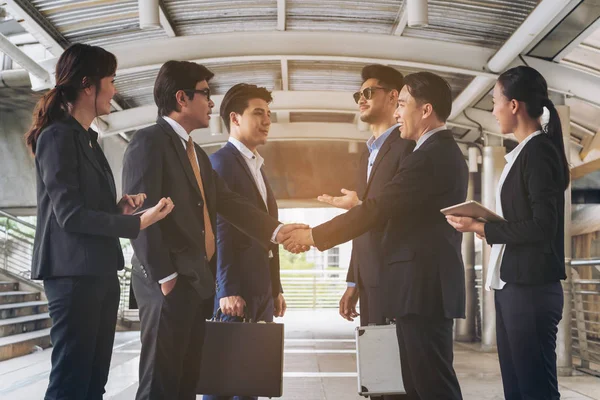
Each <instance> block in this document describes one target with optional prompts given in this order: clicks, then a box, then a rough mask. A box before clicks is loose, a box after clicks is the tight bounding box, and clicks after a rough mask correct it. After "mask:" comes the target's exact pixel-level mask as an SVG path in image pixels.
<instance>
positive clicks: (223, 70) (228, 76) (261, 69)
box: [115, 61, 281, 107]
mask: <svg viewBox="0 0 600 400" xmlns="http://www.w3.org/2000/svg"><path fill="white" fill-rule="evenodd" d="M204 65H205V66H206V67H207V68H208V69H210V70H211V71H212V72H213V73H214V74H215V77H214V78H213V79H212V80H211V81H210V88H211V91H212V93H214V94H225V92H226V91H227V90H229V88H230V87H231V86H233V85H235V84H236V83H240V82H245V83H251V84H254V85H258V86H264V87H266V88H267V89H269V90H273V89H274V87H275V86H276V85H280V80H281V65H280V63H279V61H265V62H243V63H242V62H240V63H227V64H216V63H206V64H204ZM157 74H158V69H153V70H149V71H143V72H135V73H130V74H120V75H117V78H116V82H115V84H116V87H117V91H118V92H119V94H120V95H121V97H122V98H123V100H124V101H125V102H126V103H127V105H128V106H130V107H135V106H140V105H148V104H154V97H153V89H154V82H155V81H156V75H157ZM279 87H280V86H279Z"/></svg>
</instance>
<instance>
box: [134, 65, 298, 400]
mask: <svg viewBox="0 0 600 400" xmlns="http://www.w3.org/2000/svg"><path fill="white" fill-rule="evenodd" d="M212 77H213V74H212V72H210V71H209V70H208V69H207V68H205V67H204V66H202V65H198V64H195V63H191V62H186V61H169V62H167V63H165V64H164V65H163V66H162V67H161V69H160V71H159V73H158V77H157V78H156V83H155V86H154V99H155V101H156V104H157V106H158V113H159V118H158V120H157V122H156V125H153V126H151V127H148V128H144V129H141V130H140V131H138V132H137V133H136V135H135V136H134V138H133V139H132V141H131V143H130V144H129V146H128V148H127V151H126V153H125V159H124V168H123V187H124V190H125V192H126V193H127V192H130V191H131V190H134V189H135V190H137V191H139V192H144V193H146V195H147V200H146V202H147V203H149V204H154V203H155V202H156V201H158V199H159V198H161V197H170V198H171V199H172V200H173V202H174V204H175V208H174V210H173V212H172V213H171V215H170V216H169V218H168V219H165V220H163V221H162V223H161V224H160V225H158V224H157V225H154V226H153V227H151V228H150V229H147V230H146V231H144V232H143V233H142V234H140V235H139V236H138V238H137V239H136V240H132V245H133V249H134V252H135V255H134V258H133V260H132V265H133V276H132V285H133V290H134V293H135V296H136V298H137V301H138V304H139V307H140V322H141V331H142V332H141V340H142V351H141V356H140V386H139V389H138V392H137V395H136V398H137V399H138V400H140V399H148V400H150V399H178V400H186V399H189V400H191V399H195V398H196V384H197V380H198V376H199V371H200V360H201V355H202V345H203V338H204V326H205V317H206V316H207V315H210V314H211V311H212V305H213V295H214V292H215V281H214V272H215V266H216V265H215V262H216V257H214V255H215V250H216V240H215V235H214V229H213V227H215V226H216V218H217V213H219V214H221V215H222V216H223V217H225V219H227V220H228V221H229V222H231V223H232V224H233V225H235V226H236V227H237V228H238V229H240V230H241V231H242V232H245V233H246V234H248V235H250V236H252V237H253V238H254V239H256V240H257V241H258V242H259V243H260V244H261V245H262V246H263V247H264V248H268V247H270V246H271V244H272V242H277V241H281V240H282V238H283V237H284V236H285V235H286V234H287V233H288V231H289V230H290V229H292V228H294V227H295V226H282V225H281V224H280V223H279V222H278V221H277V220H276V219H275V218H273V217H271V216H269V215H268V214H266V213H265V212H263V211H261V210H259V209H257V208H256V207H254V206H253V205H252V203H251V202H249V201H248V200H246V199H245V198H243V197H241V196H240V195H238V194H237V193H235V192H232V191H231V190H229V188H228V187H227V184H226V183H225V182H224V181H223V180H222V179H221V178H220V177H219V176H218V175H217V173H216V172H215V171H213V169H212V167H211V164H210V160H209V159H208V156H207V155H206V153H204V151H203V150H202V149H201V148H200V147H199V146H198V145H196V144H195V143H194V142H193V140H192V138H191V136H190V133H191V132H192V131H193V130H195V129H198V128H206V127H207V126H208V124H209V120H210V113H211V110H212V107H213V106H214V103H213V102H212V101H211V100H210V89H209V86H208V81H209V80H210V79H211V78H212Z"/></svg>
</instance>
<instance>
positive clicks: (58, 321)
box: [44, 274, 120, 400]
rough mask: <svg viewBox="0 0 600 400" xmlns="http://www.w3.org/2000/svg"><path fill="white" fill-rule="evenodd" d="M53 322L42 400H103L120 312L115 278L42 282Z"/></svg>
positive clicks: (67, 278)
mask: <svg viewBox="0 0 600 400" xmlns="http://www.w3.org/2000/svg"><path fill="white" fill-rule="evenodd" d="M44 289H45V291H46V296H47V297H48V307H49V311H50V317H51V318H52V328H51V329H50V339H51V340H52V346H53V348H52V370H51V372H50V383H49V384H48V389H47V391H46V396H45V397H44V399H45V400H82V399H85V400H101V399H102V395H103V394H104V385H106V381H107V380H108V371H109V369H110V359H111V356H112V347H113V343H114V339H115V326H116V323H117V312H118V309H119V292H120V290H119V279H118V278H117V275H116V274H115V275H114V276H111V277H92V276H82V277H66V278H54V279H46V280H44Z"/></svg>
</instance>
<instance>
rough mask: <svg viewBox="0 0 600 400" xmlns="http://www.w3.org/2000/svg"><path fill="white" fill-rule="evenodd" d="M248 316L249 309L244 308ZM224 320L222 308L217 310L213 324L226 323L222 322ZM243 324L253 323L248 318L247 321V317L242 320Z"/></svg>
mask: <svg viewBox="0 0 600 400" xmlns="http://www.w3.org/2000/svg"><path fill="white" fill-rule="evenodd" d="M247 314H248V307H246V306H244V315H247ZM222 318H223V311H222V310H221V307H219V308H217V311H215V313H214V314H213V317H212V319H211V321H213V322H224V321H223V320H222ZM242 322H244V323H251V322H252V318H248V319H246V317H243V318H242Z"/></svg>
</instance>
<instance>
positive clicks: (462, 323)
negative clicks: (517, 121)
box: [455, 147, 479, 342]
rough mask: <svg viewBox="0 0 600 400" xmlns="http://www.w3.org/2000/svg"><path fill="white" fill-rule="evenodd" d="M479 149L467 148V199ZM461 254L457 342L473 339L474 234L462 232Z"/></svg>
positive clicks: (471, 195) (470, 195)
mask: <svg viewBox="0 0 600 400" xmlns="http://www.w3.org/2000/svg"><path fill="white" fill-rule="evenodd" d="M478 157H479V149H478V148H477V147H470V148H469V187H468V190H467V200H473V199H474V196H475V177H476V175H477V169H478V168H477V158H478ZM462 256H463V263H464V265H465V288H466V298H465V319H457V320H456V331H455V340H456V341H458V342H473V341H475V316H476V313H477V303H476V299H477V297H476V288H475V234H474V233H472V232H469V233H465V234H463V241H462Z"/></svg>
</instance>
